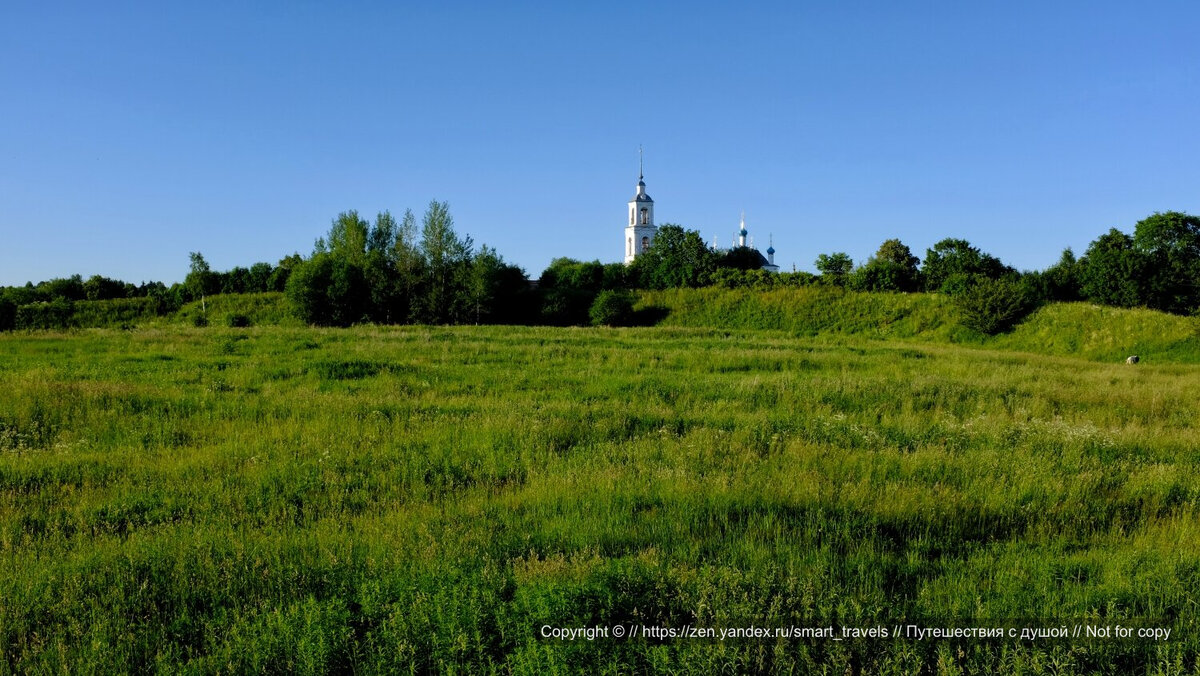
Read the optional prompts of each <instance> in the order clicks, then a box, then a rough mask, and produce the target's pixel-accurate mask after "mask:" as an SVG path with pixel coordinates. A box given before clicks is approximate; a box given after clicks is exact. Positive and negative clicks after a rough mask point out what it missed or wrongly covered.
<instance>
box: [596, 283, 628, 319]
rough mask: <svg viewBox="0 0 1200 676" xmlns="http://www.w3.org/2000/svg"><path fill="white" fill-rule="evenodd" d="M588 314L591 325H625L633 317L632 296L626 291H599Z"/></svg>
mask: <svg viewBox="0 0 1200 676" xmlns="http://www.w3.org/2000/svg"><path fill="white" fill-rule="evenodd" d="M588 315H589V316H590V317H591V318H592V325H593V326H627V325H628V324H629V323H630V322H631V320H632V319H633V296H632V295H631V294H629V292H627V291H617V290H608V291H601V292H600V293H599V295H597V296H596V300H595V301H593V302H592V307H591V309H590V310H589V311H588Z"/></svg>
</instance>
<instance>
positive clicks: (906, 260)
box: [849, 239, 921, 291]
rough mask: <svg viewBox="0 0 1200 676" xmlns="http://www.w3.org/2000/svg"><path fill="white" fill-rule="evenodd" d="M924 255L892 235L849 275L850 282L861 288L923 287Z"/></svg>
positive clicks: (850, 284)
mask: <svg viewBox="0 0 1200 676" xmlns="http://www.w3.org/2000/svg"><path fill="white" fill-rule="evenodd" d="M919 262H920V259H919V258H917V257H916V256H914V255H913V253H912V250H911V249H909V248H908V247H907V246H906V245H905V244H904V243H903V242H901V241H900V240H898V239H889V240H887V241H885V242H884V243H883V244H881V245H879V251H877V252H876V253H875V255H874V256H872V257H871V258H869V259H867V262H866V264H865V265H863V266H862V267H860V268H858V269H857V270H855V271H854V272H853V273H852V274H851V275H850V278H849V286H850V288H852V289H858V290H860V291H916V290H917V289H919V288H920V285H921V281H920V274H921V273H920V271H919V270H918V269H917V263H919Z"/></svg>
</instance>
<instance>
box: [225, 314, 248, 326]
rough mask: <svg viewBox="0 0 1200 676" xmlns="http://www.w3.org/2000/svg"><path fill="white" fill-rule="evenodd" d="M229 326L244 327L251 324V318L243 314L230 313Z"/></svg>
mask: <svg viewBox="0 0 1200 676" xmlns="http://www.w3.org/2000/svg"><path fill="white" fill-rule="evenodd" d="M229 326H230V327H232V328H235V329H244V328H247V327H248V326H250V318H249V317H247V316H246V315H243V314H236V315H229Z"/></svg>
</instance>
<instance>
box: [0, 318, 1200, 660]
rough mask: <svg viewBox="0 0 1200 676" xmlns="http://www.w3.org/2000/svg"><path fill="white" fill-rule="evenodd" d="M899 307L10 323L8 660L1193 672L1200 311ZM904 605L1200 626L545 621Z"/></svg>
mask: <svg viewBox="0 0 1200 676" xmlns="http://www.w3.org/2000/svg"><path fill="white" fill-rule="evenodd" d="M652 300H653V299H652ZM659 301H661V298H660V299H659ZM1051 307H1052V308H1053V307H1058V306H1051ZM1068 309H1070V308H1069V307H1068ZM1045 311H1046V310H1043V312H1045ZM263 312H269V310H266V309H264V310H263ZM831 312H832V310H831ZM847 312H848V313H849V312H850V311H847ZM674 316H675V321H676V322H679V323H686V322H685V321H684V318H685V315H684V314H683V313H682V312H680V313H678V314H675V315H674ZM1035 319H1036V316H1035ZM669 321H671V320H670V318H669V319H668V322H669ZM831 321H832V320H831ZM1046 321H1050V320H1048V319H1047V320H1046ZM1131 321H1132V320H1131ZM1183 321H1189V320H1183ZM889 325H891V326H897V327H900V326H912V327H918V328H911V329H910V328H905V329H903V330H900V329H897V330H896V331H894V332H893V333H895V334H898V336H897V335H882V336H881V337H883V338H886V340H878V339H874V338H870V337H867V336H869V335H871V334H872V331H871V330H865V331H863V332H861V333H862V334H863V335H846V334H847V332H841V333H838V332H836V331H827V330H816V331H800V330H797V329H796V327H786V326H785V327H779V328H784V329H787V331H758V330H750V329H739V328H729V329H713V328H703V327H687V326H679V327H659V328H635V329H621V330H609V329H559V328H516V327H462V328H428V327H397V328H370V327H367V328H355V329H349V330H318V329H307V328H299V327H287V326H283V327H278V326H255V327H253V328H250V329H244V330H238V329H229V328H224V327H223V326H218V325H217V324H216V323H214V325H213V326H211V327H209V328H205V329H195V328H191V327H190V326H179V325H169V324H163V325H158V326H151V327H149V328H142V329H137V330H133V331H122V330H117V329H103V330H83V331H76V332H72V333H24V334H22V333H18V334H8V335H0V598H2V601H0V653H2V655H3V659H2V661H0V670H11V671H20V672H30V671H33V672H39V671H40V672H56V673H57V672H64V671H76V672H80V671H81V672H92V671H103V672H110V671H117V672H120V671H144V670H155V669H162V670H167V671H172V672H176V671H183V672H197V673H213V672H234V673H239V672H242V673H244V672H247V671H263V670H267V671H278V672H292V671H300V672H325V671H355V672H361V673H377V672H393V671H401V672H410V671H411V672H428V671H431V670H437V671H446V672H453V671H457V672H471V673H475V672H489V671H498V672H516V673H531V674H532V673H538V674H540V673H554V672H563V673H568V672H576V671H585V672H593V673H599V672H612V673H645V672H662V673H678V672H701V673H739V672H747V671H762V670H772V671H785V672H789V671H790V672H794V673H829V674H846V673H888V674H908V673H919V672H925V673H947V674H954V673H964V674H966V673H969V674H977V673H1047V674H1049V673H1053V674H1068V673H1114V674H1124V673H1148V674H1177V673H1195V672H1196V670H1197V653H1198V652H1200V635H1198V634H1197V631H1198V629H1200V627H1198V626H1197V619H1198V615H1200V613H1198V609H1197V589H1198V588H1200V532H1198V530H1197V529H1198V528H1200V519H1198V516H1197V506H1198V498H1200V473H1198V472H1197V467H1198V464H1200V429H1198V428H1197V426H1196V425H1197V420H1200V415H1198V414H1200V378H1198V377H1197V376H1198V375H1200V367H1198V366H1193V365H1190V364H1187V363H1183V362H1187V361H1190V359H1189V358H1188V355H1189V354H1190V353H1189V352H1187V351H1186V350H1185V349H1184V348H1182V347H1178V346H1179V345H1185V346H1186V345H1187V341H1188V340H1194V336H1191V337H1189V335H1190V334H1188V333H1187V329H1186V328H1184V329H1180V330H1181V332H1182V333H1181V334H1180V337H1179V340H1178V341H1175V342H1172V343H1171V344H1172V345H1176V349H1177V352H1176V353H1166V352H1162V354H1167V357H1163V358H1156V354H1154V353H1151V354H1146V355H1145V356H1146V362H1145V363H1143V364H1141V365H1139V366H1137V367H1130V366H1126V365H1124V364H1121V363H1115V362H1111V361H1107V358H1108V353H1107V352H1105V351H1104V350H1105V349H1108V350H1110V351H1111V350H1118V351H1119V350H1124V349H1126V348H1125V346H1124V345H1116V346H1110V347H1108V348H1103V349H1101V348H1095V350H1094V351H1093V352H1090V353H1086V354H1082V355H1081V356H1080V357H1067V356H1057V355H1054V354H1045V355H1038V354H1034V353H1032V352H1030V351H1029V350H1030V349H1031V347H1030V344H1029V343H1030V342H1034V343H1036V341H1037V340H1038V339H1037V338H1036V336H1037V335H1038V334H1037V331H1035V330H1034V329H1037V330H1044V328H1043V329H1038V326H1040V325H1038V324H1037V323H1035V322H1034V321H1031V322H1030V323H1028V326H1029V327H1031V328H1028V329H1026V330H1027V331H1028V334H1029V335H1030V336H1033V337H1030V338H1029V339H1028V341H1027V342H1022V340H1024V339H1021V338H1020V336H1021V335H1023V334H1021V333H1020V331H1021V330H1022V329H1018V331H1017V332H1014V333H1013V334H1010V335H1009V336H1007V337H1001V338H1000V339H996V340H995V341H993V342H986V341H976V342H975V343H974V344H972V343H970V339H969V337H962V336H959V337H958V338H955V336H956V335H958V334H956V330H955V329H953V328H951V327H949V326H948V325H946V324H945V322H943V321H942V320H939V319H938V318H937V315H936V313H934V312H929V311H928V310H927V309H922V308H921V307H914V308H912V309H910V311H908V312H907V314H904V315H903V316H900V317H897V318H896V319H895V320H894V321H890V322H889ZM920 326H925V327H926V328H924V329H919V327H920ZM1189 326H1190V325H1189ZM939 332H941V333H939ZM874 333H875V335H879V332H878V331H875V332H874ZM930 333H932V334H936V335H935V336H934V337H930V336H929V335H927V334H930ZM1157 333H1162V332H1161V331H1159V332H1157ZM798 334H799V335H798ZM898 337H899V338H904V339H905V340H903V341H901V340H898V339H897V338H898ZM1168 338H1170V337H1169V336H1168V337H1166V338H1161V340H1163V341H1167V340H1168ZM954 340H960V342H962V341H966V342H967V343H968V344H966V345H963V344H952V341H954ZM1006 340H1007V341H1010V342H1011V343H1013V344H1005V343H1004V341H1006ZM1168 342H1169V341H1168ZM1100 343H1102V341H1100ZM1100 343H1098V344H1100ZM1164 344H1166V343H1164ZM997 347H1005V348H1008V349H1006V350H998V349H992V348H997ZM1080 349H1081V350H1082V348H1080ZM1016 350H1023V351H1016ZM1045 351H1046V352H1048V353H1056V352H1057V353H1060V354H1061V353H1063V352H1067V351H1069V350H1067V349H1066V348H1061V347H1055V346H1054V345H1050V346H1049V347H1048V348H1047V349H1046V350H1045ZM1172 354H1173V355H1174V356H1173V357H1171V355H1172ZM1083 357H1086V358H1083ZM1168 357H1170V359H1169V360H1168ZM1100 359H1105V360H1106V361H1097V360H1100ZM901 623H903V624H910V623H911V624H917V625H921V626H928V627H950V626H972V625H978V624H995V625H998V626H1016V627H1021V626H1033V627H1059V626H1068V627H1074V625H1076V624H1091V625H1096V626H1111V625H1116V624H1122V625H1129V626H1148V627H1165V628H1170V629H1171V630H1172V631H1171V635H1170V637H1169V640H1167V641H1159V642H1155V641H1153V640H1149V639H1138V638H1136V637H1135V638H1129V639H1116V638H1113V639H1090V640H1085V639H1082V638H1081V639H1067V640H1062V639H1047V638H1043V639H1038V640H1020V639H1002V640H997V639H990V640H980V639H958V640H954V639H945V640H924V641H920V640H916V639H908V638H896V637H889V638H886V639H878V638H875V639H871V638H862V639H852V640H845V641H832V640H829V639H805V640H800V639H729V640H724V641H721V640H714V639H704V638H687V639H682V638H680V639H674V640H656V639H646V638H644V637H638V638H633V639H631V638H629V637H625V638H622V639H617V638H614V637H611V636H610V637H609V638H598V639H596V640H593V641H588V640H577V641H559V640H551V639H543V638H541V637H540V636H539V634H540V632H541V628H542V627H543V626H545V625H550V626H553V627H590V626H607V627H610V628H611V627H613V626H617V625H620V626H623V627H629V626H634V625H637V626H659V627H675V628H682V627H684V626H687V625H691V626H692V627H704V628H718V629H719V628H730V627H744V626H749V625H756V626H759V627H783V626H825V625H833V626H835V627H837V628H838V630H839V631H840V627H841V626H855V627H872V626H877V625H879V626H883V627H887V628H888V629H889V630H890V629H892V628H893V627H894V626H895V625H896V624H901Z"/></svg>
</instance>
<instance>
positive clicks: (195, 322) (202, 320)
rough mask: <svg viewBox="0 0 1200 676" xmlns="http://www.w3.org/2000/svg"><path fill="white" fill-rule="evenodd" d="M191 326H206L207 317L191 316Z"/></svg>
mask: <svg viewBox="0 0 1200 676" xmlns="http://www.w3.org/2000/svg"><path fill="white" fill-rule="evenodd" d="M192 326H195V327H196V328H198V329H202V328H204V327H206V326H208V317H205V316H204V315H196V316H195V317H192Z"/></svg>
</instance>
